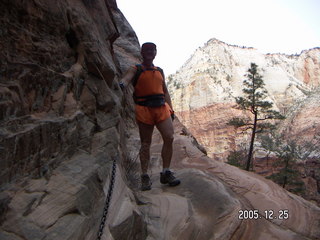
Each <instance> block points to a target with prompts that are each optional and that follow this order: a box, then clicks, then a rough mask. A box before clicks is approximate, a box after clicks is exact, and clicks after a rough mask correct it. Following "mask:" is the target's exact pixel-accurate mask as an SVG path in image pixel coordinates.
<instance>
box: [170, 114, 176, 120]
mask: <svg viewBox="0 0 320 240" xmlns="http://www.w3.org/2000/svg"><path fill="white" fill-rule="evenodd" d="M175 117H176V116H175V115H174V113H171V119H172V121H173V120H174V119H175Z"/></svg>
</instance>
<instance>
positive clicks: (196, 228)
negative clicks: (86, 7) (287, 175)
mask: <svg viewBox="0 0 320 240" xmlns="http://www.w3.org/2000/svg"><path fill="white" fill-rule="evenodd" d="M174 127H175V140H174V156H173V163H172V166H173V168H174V169H175V172H176V176H177V177H178V178H180V179H181V181H182V183H181V185H179V186H177V187H168V186H164V185H161V184H160V183H159V171H161V158H160V154H161V144H162V140H161V137H160V134H159V133H158V132H157V131H156V132H155V134H154V136H153V145H152V156H151V158H152V169H151V174H152V177H151V178H152V181H153V185H152V190H151V191H147V192H138V193H136V196H137V199H138V200H139V202H140V205H139V210H140V211H141V212H142V214H143V215H144V219H145V221H146V229H147V232H148V233H149V235H148V239H181V240H182V239H219V240H220V239H239V240H240V239H318V238H319V236H320V235H319V234H320V232H319V230H318V228H319V223H316V222H318V221H319V211H320V208H319V207H317V206H316V205H314V204H312V203H310V202H308V201H306V200H304V199H302V198H300V197H298V196H296V195H294V194H291V193H289V192H287V191H286V190H284V189H282V188H281V187H279V186H278V185H276V184H274V183H273V182H271V181H269V180H266V179H265V178H263V177H261V176H258V175H256V174H254V173H249V172H246V171H242V170H239V169H238V168H236V167H233V166H230V165H228V164H225V163H221V162H218V161H214V160H212V159H210V158H208V157H207V156H206V155H205V154H204V153H203V152H202V151H201V150H200V149H199V148H198V147H197V145H195V144H194V138H193V136H192V135H190V134H188V133H186V132H185V130H184V127H183V126H182V125H181V123H180V122H178V121H175V123H174ZM133 135H134V134H133ZM282 209H287V210H288V212H289V214H290V217H289V219H287V220H284V219H279V218H281V217H280V216H279V211H280V212H281V211H282ZM246 210H249V211H250V210H256V211H258V212H259V214H261V215H259V216H257V219H255V220H253V219H252V220H249V219H247V220H243V219H241V216H240V214H241V212H243V211H244V212H246ZM265 211H270V212H271V213H272V212H274V213H275V214H276V217H277V219H273V220H270V219H269V220H267V219H266V218H265V216H264V214H265ZM313 224H315V225H313ZM307 226H308V227H307ZM306 227H307V228H308V230H307V231H305V230H303V229H305V228H306Z"/></svg>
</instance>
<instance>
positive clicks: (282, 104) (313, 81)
mask: <svg viewBox="0 0 320 240" xmlns="http://www.w3.org/2000/svg"><path fill="white" fill-rule="evenodd" d="M251 62H254V63H256V64H257V65H258V67H259V69H260V74H261V75H262V76H263V79H264V82H265V84H266V89H267V90H268V98H267V100H269V101H272V102H273V103H274V108H275V109H276V110H278V111H280V112H281V113H282V114H283V115H285V116H286V120H284V121H282V122H281V125H280V128H279V130H280V131H281V132H283V133H285V135H286V137H287V139H290V140H295V141H297V142H298V143H303V142H306V141H308V142H312V143H313V144H319V143H320V142H319V137H318V140H315V136H317V135H319V132H320V123H319V119H320V118H319V111H320V101H319V84H320V48H314V49H310V50H305V51H303V52H301V54H299V55H285V54H266V55H265V54H262V53H259V52H258V51H257V50H256V49H254V48H246V47H239V46H234V45H229V44H226V43H224V42H221V41H219V40H217V39H211V40H210V41H208V42H207V44H205V46H203V47H201V48H198V49H197V50H196V51H195V52H194V54H193V55H192V56H191V57H190V59H189V60H188V61H187V62H186V63H185V64H184V66H182V67H181V69H180V70H179V71H178V72H177V73H176V74H173V75H171V76H169V77H168V79H169V80H168V81H169V83H168V86H169V89H170V93H171V96H172V99H173V105H174V110H175V111H176V113H177V116H179V118H180V120H181V121H182V123H183V124H185V126H186V127H187V128H188V129H189V130H190V131H191V133H192V134H193V135H194V136H195V137H196V138H197V139H198V141H199V142H200V143H201V144H202V145H203V146H204V147H205V148H206V150H207V152H208V156H210V157H212V158H214V159H216V160H219V161H224V162H225V161H227V156H228V155H229V153H230V152H231V151H234V150H238V149H240V148H246V149H248V145H249V144H248V143H249V142H250V136H249V132H248V133H242V132H240V131H236V130H235V129H234V128H233V127H231V126H228V125H227V123H228V121H229V120H231V119H232V118H233V117H240V116H247V117H248V118H250V117H252V116H251V115H250V113H246V112H242V111H240V110H239V109H238V108H237V104H236V103H235V97H238V96H242V95H243V93H242V88H243V86H242V83H243V80H244V79H246V77H245V74H246V73H247V72H246V71H247V69H248V68H249V67H250V63H251ZM246 143H247V144H246ZM319 156H320V153H319V151H318V152H317V153H316V152H315V153H314V155H313V157H315V158H317V159H319ZM259 157H260V158H263V157H265V156H262V155H261V154H260V156H259ZM265 170H267V169H265ZM302 175H304V173H302ZM313 178H314V180H316V181H317V184H318V186H320V181H319V179H318V178H315V177H313ZM318 189H319V188H318ZM319 193H320V192H319V191H317V190H316V191H315V193H314V194H316V195H318V199H320V195H319ZM319 201H320V200H318V202H319Z"/></svg>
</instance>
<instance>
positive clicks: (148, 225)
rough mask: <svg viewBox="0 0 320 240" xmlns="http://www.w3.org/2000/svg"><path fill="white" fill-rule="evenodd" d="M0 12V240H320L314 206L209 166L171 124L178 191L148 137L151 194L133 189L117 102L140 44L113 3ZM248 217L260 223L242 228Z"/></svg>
mask: <svg viewBox="0 0 320 240" xmlns="http://www.w3.org/2000/svg"><path fill="white" fill-rule="evenodd" d="M0 8H1V11H2V13H3V14H2V15H1V16H0V24H1V32H0V38H1V41H0V44H1V45H0V47H1V49H0V53H1V62H0V64H1V65H0V69H1V79H0V96H1V99H0V106H1V108H0V109H1V110H0V155H1V165H0V176H1V177H0V179H1V183H0V184H1V193H0V239H3V240H25V239H28V240H29V239H32V240H37V239H39V240H40V239H41V240H61V239H65V240H67V239H69V240H81V239H85V240H89V239H97V234H98V232H99V233H101V234H102V237H101V239H114V240H118V239H119V240H120V239H121V240H123V239H157V240H158V239H219V240H220V239H230V240H231V239H267V238H273V239H318V238H319V237H320V233H319V229H320V228H319V216H320V214H319V212H320V210H319V208H318V207H316V206H315V205H313V204H312V203H309V202H307V201H305V200H303V199H301V198H299V197H297V196H295V195H292V194H290V193H288V192H287V191H285V190H283V189H281V188H279V187H277V186H276V185H274V184H273V183H272V182H270V181H268V180H265V179H263V178H261V177H259V176H257V175H255V174H253V173H246V172H243V171H240V170H238V169H236V168H233V167H231V166H228V165H226V164H224V163H219V162H216V161H213V160H212V159H210V158H208V157H207V156H206V155H205V153H204V152H205V151H204V149H203V148H202V147H201V146H200V145H199V144H198V143H197V140H196V139H195V138H194V137H193V136H192V135H191V134H190V133H189V131H188V130H187V129H186V128H185V127H183V126H182V125H181V124H180V123H179V122H178V121H175V131H176V132H175V142H174V148H175V151H174V152H175V153H174V161H173V167H174V168H175V169H176V170H177V176H179V177H180V178H181V179H182V184H181V185H180V186H179V187H176V188H168V187H165V186H160V185H159V183H158V182H159V175H158V171H159V169H160V165H161V161H160V151H161V139H160V135H159V134H158V132H155V134H154V137H153V138H154V144H153V146H152V153H153V155H152V169H151V173H152V179H153V182H154V184H153V189H152V190H151V191H149V192H140V191H139V190H138V187H139V164H138V161H137V154H138V150H139V138H138V133H137V129H136V126H135V124H134V121H133V111H132V109H133V105H132V100H131V92H130V91H131V89H129V90H127V91H125V92H124V93H123V92H122V91H121V90H120V89H119V87H118V79H119V77H120V76H121V75H122V74H123V72H124V71H125V70H126V69H127V67H128V66H129V65H130V64H133V63H135V62H137V61H138V60H139V48H138V47H139V44H138V40H137V38H136V36H135V34H134V32H133V30H132V29H131V27H130V25H129V24H128V23H127V21H126V20H125V18H124V16H123V15H122V14H121V12H120V11H119V9H117V6H116V2H115V1H114V0H109V1H103V0H96V1H89V0H83V1H73V0H58V1H42V0H37V1H16V0H13V1H1V2H0ZM114 163H115V165H114ZM109 183H111V185H109ZM109 186H111V187H112V189H113V191H112V198H111V201H110V202H108V204H109V208H104V207H105V206H106V205H105V201H106V199H108V197H107V196H109V190H110V188H109ZM245 209H248V210H249V209H251V210H253V209H256V210H259V211H260V214H261V215H260V216H261V218H260V216H258V219H256V220H242V219H239V217H240V216H239V210H245ZM264 210H270V211H271V210H273V211H274V215H276V216H277V217H279V212H278V211H279V210H288V213H289V214H290V215H289V219H279V218H278V219H274V220H271V219H268V220H267V219H265V216H264V215H263V214H264ZM103 214H104V215H105V216H106V222H105V226H104V228H103V229H102V228H101V227H100V222H101V219H102V218H101V217H102V216H103ZM99 229H101V230H99Z"/></svg>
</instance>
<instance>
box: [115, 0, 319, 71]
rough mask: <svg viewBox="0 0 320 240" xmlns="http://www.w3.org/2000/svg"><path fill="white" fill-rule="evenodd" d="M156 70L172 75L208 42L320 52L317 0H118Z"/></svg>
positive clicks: (265, 49)
mask: <svg viewBox="0 0 320 240" xmlns="http://www.w3.org/2000/svg"><path fill="white" fill-rule="evenodd" d="M117 4H118V7H119V9H120V10H121V11H122V13H123V14H124V15H125V17H126V18H127V20H128V21H129V23H130V24H131V26H132V27H133V29H134V31H135V32H136V34H137V36H138V38H139V42H140V44H142V43H143V42H147V41H151V42H154V43H156V44H157V49H158V55H157V57H156V59H155V61H154V63H155V65H157V66H160V67H162V68H163V69H164V71H165V74H166V75H168V74H171V73H174V72H175V71H176V70H178V69H179V68H180V67H181V66H182V65H183V64H184V62H185V61H186V60H187V59H188V58H189V57H190V56H191V55H192V54H193V52H194V51H195V50H196V49H197V48H198V47H202V46H203V45H204V43H206V42H207V41H208V40H209V39H211V38H217V39H219V40H221V41H223V42H225V43H228V44H232V45H239V46H246V47H254V48H256V49H258V51H260V52H262V53H278V52H281V53H287V54H296V53H298V54H299V53H300V52H301V51H302V50H305V49H310V48H314V47H320V1H319V0H160V1H156V0H136V1H133V0H117Z"/></svg>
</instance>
